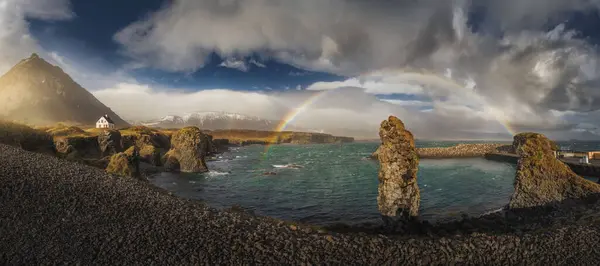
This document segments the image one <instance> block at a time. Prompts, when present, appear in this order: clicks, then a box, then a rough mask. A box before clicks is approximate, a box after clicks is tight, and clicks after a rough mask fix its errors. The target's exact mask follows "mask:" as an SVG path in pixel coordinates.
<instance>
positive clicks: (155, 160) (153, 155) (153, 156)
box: [140, 145, 162, 166]
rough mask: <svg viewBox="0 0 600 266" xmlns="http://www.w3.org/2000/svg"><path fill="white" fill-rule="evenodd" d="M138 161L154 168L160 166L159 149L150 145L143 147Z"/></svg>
mask: <svg viewBox="0 0 600 266" xmlns="http://www.w3.org/2000/svg"><path fill="white" fill-rule="evenodd" d="M140 160H142V161H144V162H146V163H149V164H151V165H154V166H161V165H162V162H161V154H160V148H157V147H154V146H152V145H144V146H142V147H141V148H140Z"/></svg>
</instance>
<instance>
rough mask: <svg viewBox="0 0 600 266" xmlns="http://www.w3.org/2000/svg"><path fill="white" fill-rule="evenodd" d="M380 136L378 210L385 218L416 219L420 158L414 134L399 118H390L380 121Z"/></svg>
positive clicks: (419, 197) (418, 198)
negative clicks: (414, 217)
mask: <svg viewBox="0 0 600 266" xmlns="http://www.w3.org/2000/svg"><path fill="white" fill-rule="evenodd" d="M379 137H380V138H381V146H380V147H379V149H378V158H379V164H380V166H381V167H380V169H379V195H378V196H377V204H378V207H379V211H380V212H381V214H382V215H384V217H385V216H387V217H401V218H409V217H413V216H417V215H418V211H419V201H420V199H421V195H420V192H419V187H418V186H417V170H418V166H419V157H418V156H417V152H416V150H415V141H414V138H413V135H412V133H410V131H408V130H406V129H405V128H404V124H403V123H402V121H400V119H398V118H396V117H394V116H390V117H389V118H388V120H384V121H383V122H381V127H380V129H379Z"/></svg>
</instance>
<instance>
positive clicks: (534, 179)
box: [509, 133, 600, 209]
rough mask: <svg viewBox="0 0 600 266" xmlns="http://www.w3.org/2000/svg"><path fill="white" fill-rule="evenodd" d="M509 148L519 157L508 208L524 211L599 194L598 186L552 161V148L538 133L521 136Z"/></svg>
mask: <svg viewBox="0 0 600 266" xmlns="http://www.w3.org/2000/svg"><path fill="white" fill-rule="evenodd" d="M513 146H514V149H515V151H516V152H517V154H518V155H519V156H520V159H519V163H518V165H517V173H516V176H515V192H514V194H513V195H512V197H511V199H510V203H509V207H510V208H513V209H514V208H527V207H534V206H541V205H546V204H550V203H554V202H559V201H562V200H565V199H568V198H581V197H586V196H589V195H591V194H594V193H599V192H600V185H598V184H596V183H594V182H591V181H588V180H586V179H584V178H582V177H580V176H578V175H577V174H575V173H574V172H573V171H572V170H571V169H570V168H569V167H568V166H567V165H565V164H564V163H562V162H561V161H559V160H558V159H556V157H555V153H554V151H556V148H557V146H556V144H555V143H554V142H552V141H550V140H549V139H548V138H546V136H544V135H542V134H538V133H521V134H518V135H516V136H515V137H514V141H513Z"/></svg>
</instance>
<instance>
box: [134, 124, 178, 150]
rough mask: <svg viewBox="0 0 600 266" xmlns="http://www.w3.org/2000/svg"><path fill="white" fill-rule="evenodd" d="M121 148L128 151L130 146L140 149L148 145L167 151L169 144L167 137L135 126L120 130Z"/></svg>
mask: <svg viewBox="0 0 600 266" xmlns="http://www.w3.org/2000/svg"><path fill="white" fill-rule="evenodd" d="M122 139H123V141H122V142H123V148H124V149H128V148H129V147H131V146H137V147H138V148H140V149H142V147H143V146H146V145H150V146H153V147H156V148H159V149H161V150H165V151H167V150H169V148H170V147H171V143H170V140H169V136H167V135H166V134H164V133H162V132H159V131H158V130H156V129H151V128H148V127H144V126H135V127H130V128H126V129H123V130H122Z"/></svg>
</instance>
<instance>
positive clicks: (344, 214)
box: [151, 142, 515, 225]
mask: <svg viewBox="0 0 600 266" xmlns="http://www.w3.org/2000/svg"><path fill="white" fill-rule="evenodd" d="M377 145H378V144H377V143H352V144H343V145H340V144H327V145H276V146H271V147H270V148H269V150H268V152H267V153H265V147H264V146H247V147H242V148H236V149H234V150H232V151H231V152H228V153H226V154H223V155H222V156H221V158H220V159H219V160H218V161H213V162H209V163H208V164H209V168H210V169H211V171H210V172H209V173H206V174H171V173H162V174H159V175H157V176H154V177H153V178H151V180H152V182H153V183H154V184H155V185H157V186H160V187H163V188H165V189H167V190H170V191H172V192H174V193H175V194H176V195H179V196H182V197H186V198H193V199H199V200H203V201H205V202H206V203H208V204H209V205H211V206H213V207H217V208H227V207H230V206H232V205H235V204H238V205H241V206H243V207H245V208H248V209H251V210H254V211H255V213H257V214H261V215H268V216H273V217H277V218H282V219H288V220H295V221H300V222H307V223H312V224H320V225H327V224H332V223H338V222H343V223H348V224H358V223H364V222H377V221H379V220H380V216H379V212H378V210H377V184H378V181H377V172H378V166H379V165H378V163H377V162H376V161H373V160H367V159H364V157H365V156H368V155H370V154H371V153H372V151H374V150H375V149H376V148H377ZM417 145H418V146H422V147H423V146H439V143H424V142H418V143H417ZM290 164H295V165H298V166H294V167H291V168H290V167H287V166H289V165H290ZM265 172H275V173H276V175H263V173H265ZM514 174H515V167H514V166H513V165H511V164H508V163H499V162H493V161H487V160H485V159H481V158H474V159H443V160H425V159H424V160H421V162H420V165H419V172H418V178H419V179H418V180H419V181H418V182H419V187H420V189H421V210H420V216H421V217H422V218H424V219H427V220H430V221H439V220H445V219H454V218H458V217H459V216H460V214H461V213H465V214H468V215H480V214H482V213H484V212H487V211H493V210H497V209H499V208H501V207H502V206H504V205H505V204H506V203H508V200H509V198H510V195H511V194H512V191H513V184H512V183H513V180H514Z"/></svg>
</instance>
